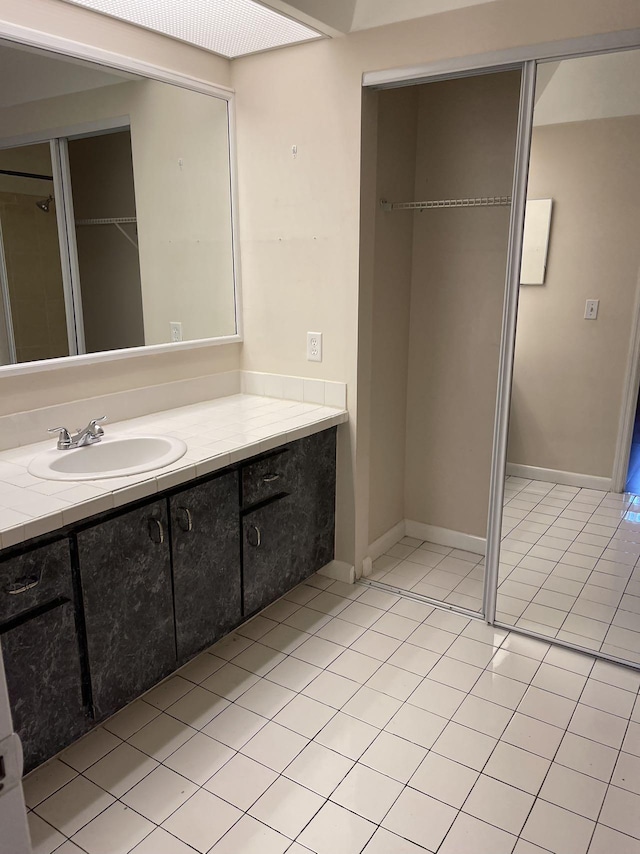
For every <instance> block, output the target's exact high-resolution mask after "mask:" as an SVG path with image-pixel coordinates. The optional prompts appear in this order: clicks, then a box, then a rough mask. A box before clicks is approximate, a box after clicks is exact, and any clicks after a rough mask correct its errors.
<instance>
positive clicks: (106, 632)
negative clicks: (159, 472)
mask: <svg viewBox="0 0 640 854" xmlns="http://www.w3.org/2000/svg"><path fill="white" fill-rule="evenodd" d="M77 539H78V558H79V563H80V577H81V581H82V596H83V601H84V610H85V621H86V630H87V645H88V649H89V670H90V674H91V690H92V695H93V708H94V715H95V717H96V719H101V718H104V717H106V716H108V715H110V714H112V713H113V712H115V711H116V710H117V709H119V708H121V707H122V706H124V705H125V704H126V703H128V702H129V701H130V700H133V699H134V698H135V697H138V696H139V695H140V694H142V693H143V692H144V691H146V690H147V689H148V688H150V687H151V686H152V685H155V684H156V682H159V681H160V680H161V679H163V678H164V677H165V676H167V675H168V674H169V673H171V671H172V670H173V669H174V668H175V666H176V650H175V632H174V623H173V601H172V590H171V561H170V554H169V542H168V537H167V505H166V501H157V502H154V503H153V504H148V505H146V506H145V507H141V508H139V509H137V510H131V511H129V512H128V513H125V514H123V515H122V516H117V517H116V518H114V519H110V520H108V521H106V522H102V523H100V524H99V525H95V526H94V527H92V528H88V529H87V530H84V531H81V532H80V533H78V535H77Z"/></svg>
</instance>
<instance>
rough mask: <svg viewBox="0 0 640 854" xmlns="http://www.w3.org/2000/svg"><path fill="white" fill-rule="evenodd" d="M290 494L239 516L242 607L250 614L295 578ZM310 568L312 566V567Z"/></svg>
mask: <svg viewBox="0 0 640 854" xmlns="http://www.w3.org/2000/svg"><path fill="white" fill-rule="evenodd" d="M294 504H295V499H294V496H293V495H284V496H282V497H281V498H276V499H275V500H274V501H271V502H270V503H269V504H266V505H264V506H262V507H259V508H257V509H255V510H252V511H250V512H249V513H247V514H245V516H244V518H243V520H242V566H243V585H242V588H243V611H244V616H245V617H250V616H251V615H252V614H255V612H256V611H259V610H260V609H261V608H264V607H265V605H268V604H269V603H270V602H273V601H274V600H275V599H277V598H278V597H279V596H282V594H283V593H286V592H287V590H290V589H291V588H292V587H293V586H294V585H295V582H292V580H291V579H292V578H293V577H294V575H295V566H296V548H295V533H296V531H295V525H294V517H295V514H294ZM312 571H313V570H312Z"/></svg>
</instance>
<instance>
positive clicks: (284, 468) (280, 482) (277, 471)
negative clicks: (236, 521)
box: [242, 448, 296, 508]
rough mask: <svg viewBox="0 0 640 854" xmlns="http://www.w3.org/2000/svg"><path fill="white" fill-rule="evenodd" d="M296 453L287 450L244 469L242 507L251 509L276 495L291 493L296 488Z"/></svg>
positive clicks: (250, 464) (289, 449)
mask: <svg viewBox="0 0 640 854" xmlns="http://www.w3.org/2000/svg"><path fill="white" fill-rule="evenodd" d="M295 460H296V453H295V451H294V450H293V449H291V448H285V449H284V450H283V451H280V453H277V454H273V455H272V456H270V457H266V458H265V459H262V460H258V461H257V462H255V463H249V464H248V465H245V466H243V467H242V506H243V507H245V508H246V507H251V506H252V505H253V504H258V503H259V502H260V501H265V500H266V499H267V498H272V497H273V496H274V495H280V494H281V493H283V492H287V493H291V492H294V491H295V486H296V465H295Z"/></svg>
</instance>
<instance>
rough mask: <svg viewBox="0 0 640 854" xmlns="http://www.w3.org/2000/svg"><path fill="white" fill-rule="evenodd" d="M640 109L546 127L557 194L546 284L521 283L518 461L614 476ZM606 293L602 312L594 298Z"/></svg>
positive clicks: (540, 130)
mask: <svg viewBox="0 0 640 854" xmlns="http://www.w3.org/2000/svg"><path fill="white" fill-rule="evenodd" d="M639 150H640V117H639V116H630V117H625V118H615V119H599V120H595V121H588V122H572V123H569V124H555V125H548V126H542V127H535V128H534V133H533V144H532V151H531V172H530V179H529V196H530V198H551V199H553V202H554V207H553V215H552V223H551V237H550V243H549V256H548V261H547V274H546V280H545V284H544V285H541V286H524V287H521V289H520V305H519V310H518V331H517V335H516V358H515V368H514V380H513V401H512V408H511V427H510V436H509V462H511V463H519V464H521V465H529V466H538V467H541V468H549V469H559V470H560V471H568V472H578V473H581V474H589V475H596V476H601V477H611V474H612V469H613V458H614V452H615V446H616V439H617V433H618V425H619V418H620V411H621V407H622V391H623V382H624V376H625V370H626V367H627V357H628V347H629V336H630V330H631V321H632V317H633V311H634V302H635V298H636V290H637V288H638V275H639V273H640V242H639V241H638V223H640V158H639V157H638V151H639ZM587 299H599V300H600V310H599V314H598V319H597V320H595V321H587V320H584V318H583V315H584V307H585V300H587Z"/></svg>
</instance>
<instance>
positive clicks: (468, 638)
mask: <svg viewBox="0 0 640 854" xmlns="http://www.w3.org/2000/svg"><path fill="white" fill-rule="evenodd" d="M639 689H640V672H635V671H633V670H631V669H628V668H624V667H620V666H617V665H613V664H609V663H606V662H602V661H595V660H594V658H593V657H591V656H589V655H586V654H578V653H573V652H570V651H567V650H565V649H562V648H559V647H554V646H552V645H550V644H548V643H546V642H543V641H537V640H533V639H529V638H526V637H523V636H521V635H517V634H509V633H507V632H506V631H502V630H497V629H492V628H490V627H487V626H486V625H485V624H484V623H482V622H480V621H476V620H469V619H467V618H465V617H461V616H459V615H455V614H452V613H448V612H446V611H442V610H437V609H433V608H432V607H430V606H427V605H425V604H423V603H420V602H416V601H414V600H410V599H407V598H401V597H399V596H397V595H392V594H390V593H386V592H382V591H380V590H375V589H372V588H369V587H366V586H365V585H355V586H348V585H344V584H341V583H339V582H332V581H330V580H329V579H326V578H322V577H318V576H313V577H312V578H311V579H309V581H308V582H307V583H306V584H303V585H301V586H300V587H298V588H296V589H295V590H293V591H292V592H291V593H290V594H288V595H287V596H286V597H285V598H284V599H282V600H280V601H279V602H277V603H275V604H274V605H272V606H271V607H270V608H268V609H267V610H266V611H265V612H264V613H263V614H262V615H260V616H258V617H256V618H255V619H254V620H253V621H251V622H250V623H248V624H247V625H245V626H243V627H241V628H240V629H239V630H238V631H237V632H236V633H235V634H233V635H231V636H229V637H228V638H226V639H225V640H223V641H222V642H221V643H219V644H216V646H214V647H212V648H211V649H210V650H209V651H207V652H205V653H203V654H202V655H200V656H199V657H198V658H196V659H195V660H194V661H192V662H190V663H189V664H188V665H187V666H186V667H184V668H183V669H182V670H181V671H180V672H179V673H178V674H176V675H174V676H173V677H171V678H170V679H169V680H167V681H166V682H165V683H163V684H162V685H160V686H158V687H157V688H155V689H154V690H152V691H151V692H149V693H148V694H146V695H145V697H144V698H142V699H140V700H137V701H136V702H134V703H132V704H131V705H130V706H128V707H127V708H125V709H124V710H123V711H121V712H120V713H119V714H118V715H116V716H115V717H114V718H112V719H110V720H109V721H107V722H106V723H105V724H104V725H103V726H102V727H100V728H98V729H96V730H95V731H94V732H93V733H91V734H90V735H88V736H87V737H85V738H84V739H83V740H81V741H80V742H78V743H76V744H75V745H73V746H72V747H70V748H69V749H67V750H66V751H65V752H63V753H62V754H61V755H60V756H59V757H57V758H56V759H54V760H52V761H51V762H49V763H48V764H47V765H46V766H43V767H42V768H40V769H38V770H36V771H35V772H34V773H32V774H31V775H30V776H29V777H28V778H26V780H25V793H26V798H27V803H28V806H29V808H30V810H31V811H30V814H29V817H30V823H31V829H32V834H33V839H34V850H35V851H36V854H50V852H53V851H56V852H57V854H72V852H75V854H78V852H87V854H128V852H135V854H193V852H194V851H197V852H200V854H205V852H212V854H284V852H288V853H289V854H309V852H315V854H360V852H364V854H424V852H437V854H544V852H554V854H586V852H588V854H640V700H639V699H638V691H639Z"/></svg>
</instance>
